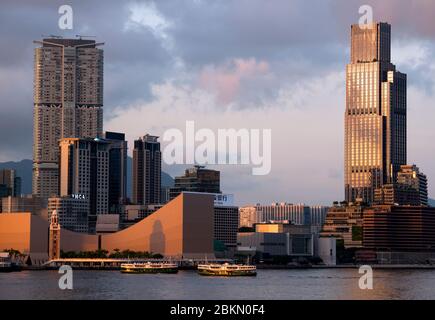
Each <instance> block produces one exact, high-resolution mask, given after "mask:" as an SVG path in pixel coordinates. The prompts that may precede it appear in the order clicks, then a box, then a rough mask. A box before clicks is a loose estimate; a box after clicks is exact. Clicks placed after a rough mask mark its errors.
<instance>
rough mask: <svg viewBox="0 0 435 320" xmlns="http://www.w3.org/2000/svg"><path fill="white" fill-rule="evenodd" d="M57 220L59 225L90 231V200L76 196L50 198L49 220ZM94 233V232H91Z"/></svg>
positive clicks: (78, 230)
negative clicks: (54, 218)
mask: <svg viewBox="0 0 435 320" xmlns="http://www.w3.org/2000/svg"><path fill="white" fill-rule="evenodd" d="M54 213H56V215H57V217H56V220H57V222H58V223H59V225H60V226H61V227H62V228H64V229H66V230H70V231H74V232H79V233H89V232H90V231H92V230H91V229H90V226H89V201H88V200H86V199H84V198H82V199H81V198H77V197H75V196H72V195H71V196H63V197H53V198H48V221H52V220H53V214H54ZM91 233H92V232H91Z"/></svg>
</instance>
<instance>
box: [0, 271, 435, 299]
mask: <svg viewBox="0 0 435 320" xmlns="http://www.w3.org/2000/svg"><path fill="white" fill-rule="evenodd" d="M61 276H62V275H61V274H59V273H58V272H57V271H54V270H52V271H22V272H13V273H0V299H44V300H46V299H128V300H135V299H177V300H178V299H182V300H185V299H187V300H201V299H217V300H220V299H225V300H237V299H316V300H317V299H435V270H374V279H373V290H361V289H360V288H359V285H358V282H359V279H360V277H361V275H360V274H359V273H358V269H304V270H294V269H293V270H258V275H257V277H248V278H245V277H242V278H218V277H202V276H199V275H198V274H197V273H196V271H193V270H192V271H187V270H186V271H180V272H179V273H178V274H122V273H120V272H119V271H86V270H74V271H73V289H72V290H61V289H59V286H58V281H59V279H60V277H61Z"/></svg>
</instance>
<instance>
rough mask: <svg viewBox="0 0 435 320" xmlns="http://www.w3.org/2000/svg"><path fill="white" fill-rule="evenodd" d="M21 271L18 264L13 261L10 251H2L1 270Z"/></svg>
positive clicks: (0, 257) (0, 256) (0, 258)
mask: <svg viewBox="0 0 435 320" xmlns="http://www.w3.org/2000/svg"><path fill="white" fill-rule="evenodd" d="M12 271H21V268H20V266H19V265H18V264H16V263H14V262H12V259H11V257H10V256H9V253H7V252H0V272H12Z"/></svg>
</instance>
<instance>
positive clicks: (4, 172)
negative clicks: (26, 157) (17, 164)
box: [0, 169, 21, 197]
mask: <svg viewBox="0 0 435 320" xmlns="http://www.w3.org/2000/svg"><path fill="white" fill-rule="evenodd" d="M0 185H4V186H5V188H6V189H7V191H6V193H7V194H6V195H5V197H7V196H12V197H18V196H20V195H21V178H20V177H18V176H17V173H16V171H15V170H14V169H0Z"/></svg>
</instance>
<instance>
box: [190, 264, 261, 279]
mask: <svg viewBox="0 0 435 320" xmlns="http://www.w3.org/2000/svg"><path fill="white" fill-rule="evenodd" d="M198 273H199V274H200V275H203V276H224V277H234V276H254V277H255V276H256V275H257V267H256V266H252V265H243V264H230V263H224V264H213V263H209V264H200V265H198Z"/></svg>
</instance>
